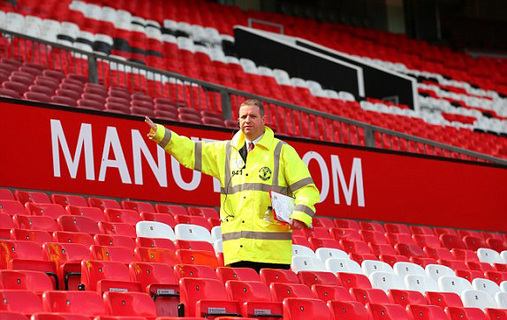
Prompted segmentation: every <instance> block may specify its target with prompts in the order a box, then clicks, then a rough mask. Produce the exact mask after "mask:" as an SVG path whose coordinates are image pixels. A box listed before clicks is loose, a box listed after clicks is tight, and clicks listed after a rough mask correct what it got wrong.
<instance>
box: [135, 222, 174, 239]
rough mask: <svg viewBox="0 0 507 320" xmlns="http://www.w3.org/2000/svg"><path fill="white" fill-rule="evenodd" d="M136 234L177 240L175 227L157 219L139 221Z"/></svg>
mask: <svg viewBox="0 0 507 320" xmlns="http://www.w3.org/2000/svg"><path fill="white" fill-rule="evenodd" d="M136 235H137V236H138V237H144V238H159V239H169V240H173V241H174V240H175V236H174V231H173V229H172V228H171V227H170V226H169V225H167V224H165V223H162V222H157V221H139V222H138V223H137V224H136Z"/></svg>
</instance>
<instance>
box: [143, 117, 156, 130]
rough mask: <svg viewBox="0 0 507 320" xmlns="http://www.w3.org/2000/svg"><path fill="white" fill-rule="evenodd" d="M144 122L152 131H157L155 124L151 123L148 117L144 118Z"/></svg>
mask: <svg viewBox="0 0 507 320" xmlns="http://www.w3.org/2000/svg"><path fill="white" fill-rule="evenodd" d="M144 121H145V122H146V123H147V124H148V125H149V126H150V127H151V128H152V129H153V130H157V126H156V125H155V123H153V121H151V119H150V118H149V117H145V118H144Z"/></svg>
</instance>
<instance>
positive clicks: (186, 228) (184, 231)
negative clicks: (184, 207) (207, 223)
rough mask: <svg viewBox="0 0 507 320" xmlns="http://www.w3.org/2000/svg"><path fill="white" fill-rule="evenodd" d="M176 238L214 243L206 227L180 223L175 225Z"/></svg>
mask: <svg viewBox="0 0 507 320" xmlns="http://www.w3.org/2000/svg"><path fill="white" fill-rule="evenodd" d="M174 236H175V238H176V240H190V241H206V242H209V243H211V244H213V240H212V239H211V234H210V233H209V231H208V229H206V228H205V227H201V226H197V225H194V224H184V223H180V224H177V225H176V227H174Z"/></svg>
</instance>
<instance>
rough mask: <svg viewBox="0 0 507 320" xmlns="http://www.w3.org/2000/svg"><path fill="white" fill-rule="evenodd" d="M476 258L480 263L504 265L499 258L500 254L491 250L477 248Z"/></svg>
mask: <svg viewBox="0 0 507 320" xmlns="http://www.w3.org/2000/svg"><path fill="white" fill-rule="evenodd" d="M477 256H478V257H479V260H480V261H481V262H487V263H491V264H493V263H505V261H503V259H502V258H501V257H500V254H499V253H498V252H496V251H495V250H493V249H488V248H479V249H477Z"/></svg>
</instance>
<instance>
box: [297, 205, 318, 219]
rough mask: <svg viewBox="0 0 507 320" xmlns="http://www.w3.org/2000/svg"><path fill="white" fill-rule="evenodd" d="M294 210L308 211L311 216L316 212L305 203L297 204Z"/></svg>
mask: <svg viewBox="0 0 507 320" xmlns="http://www.w3.org/2000/svg"><path fill="white" fill-rule="evenodd" d="M293 211H301V212H304V213H306V214H307V215H309V216H310V217H313V216H314V215H315V212H313V210H312V209H310V207H307V206H305V205H304V204H297V205H296V206H295V207H294V210H293Z"/></svg>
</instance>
